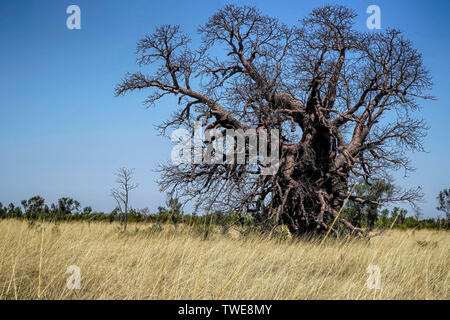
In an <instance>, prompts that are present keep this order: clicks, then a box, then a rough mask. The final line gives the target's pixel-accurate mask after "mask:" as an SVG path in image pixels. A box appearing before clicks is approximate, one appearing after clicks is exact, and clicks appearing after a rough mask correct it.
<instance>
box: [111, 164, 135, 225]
mask: <svg viewBox="0 0 450 320" xmlns="http://www.w3.org/2000/svg"><path fill="white" fill-rule="evenodd" d="M133 173H134V169H127V168H124V167H123V168H120V169H118V170H117V172H116V173H115V175H116V177H117V179H116V183H117V184H118V185H119V186H118V188H115V189H112V190H111V196H112V197H113V198H114V199H115V200H116V202H117V206H118V208H119V210H120V212H121V213H122V217H123V219H122V220H123V230H124V231H127V219H128V208H129V202H128V200H129V195H130V191H131V190H134V189H136V188H137V187H138V184H135V183H133V182H132V181H131V180H132V178H133Z"/></svg>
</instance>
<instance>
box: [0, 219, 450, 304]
mask: <svg viewBox="0 0 450 320" xmlns="http://www.w3.org/2000/svg"><path fill="white" fill-rule="evenodd" d="M150 230H152V229H151V225H150V224H130V225H129V228H128V231H127V232H126V233H123V232H120V226H119V224H109V223H100V222H99V223H90V224H89V223H87V222H73V223H61V224H59V225H55V224H50V223H37V224H36V225H34V226H32V227H30V226H29V225H28V223H27V222H21V221H15V220H2V221H0V299H449V298H450V295H449V275H450V263H449V262H450V259H449V253H450V252H449V249H450V246H449V245H450V233H449V232H444V231H440V232H438V231H427V230H421V231H411V230H409V231H396V230H393V231H386V232H385V233H383V234H381V235H379V236H377V237H374V238H373V239H371V240H370V242H369V243H366V242H365V241H363V240H357V239H353V240H350V241H349V240H348V239H346V240H345V239H341V240H337V239H328V240H327V241H326V242H325V243H324V245H323V246H322V247H320V246H319V244H318V242H317V241H299V240H296V241H293V240H283V241H282V240H279V239H276V238H273V237H272V238H269V237H260V236H247V237H241V236H240V234H239V233H238V232H230V233H229V234H226V235H221V234H220V232H219V230H217V231H216V232H213V234H212V236H211V237H209V238H208V239H207V240H203V239H202V237H201V236H199V235H197V234H195V232H193V230H190V228H189V227H187V226H178V227H177V228H176V230H175V229H174V226H172V225H164V230H163V231H161V232H150ZM70 265H76V266H78V267H80V270H81V288H80V289H79V290H69V289H68V288H67V286H66V282H67V279H68V277H69V276H70V274H66V271H67V268H68V266H70ZM369 265H377V266H379V268H380V270H381V288H380V289H379V290H376V289H370V288H368V287H367V286H366V281H367V279H368V277H369V274H368V273H367V268H368V266H369Z"/></svg>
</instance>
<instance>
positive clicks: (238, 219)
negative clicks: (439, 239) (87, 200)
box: [0, 185, 450, 231]
mask: <svg viewBox="0 0 450 320" xmlns="http://www.w3.org/2000/svg"><path fill="white" fill-rule="evenodd" d="M380 187H381V186H377V187H372V189H371V188H369V187H367V186H363V185H360V186H358V188H357V194H362V193H370V192H372V191H373V190H374V189H373V188H375V189H377V188H378V189H377V190H378V191H379V188H380ZM446 192H447V193H446ZM378 194H379V193H378ZM374 196H376V195H374ZM449 198H450V192H448V190H444V191H443V192H441V194H440V195H439V196H438V201H439V207H438V209H439V208H442V209H440V210H442V211H444V213H446V216H445V217H444V218H426V219H420V215H419V214H415V215H414V216H407V215H408V211H407V210H405V209H403V208H399V207H394V208H393V209H392V210H390V211H389V210H388V209H383V210H378V208H376V207H374V205H373V204H361V203H359V202H356V201H350V203H349V204H348V205H347V206H346V208H345V209H344V210H343V213H342V214H343V216H345V217H347V219H351V220H352V222H353V223H354V224H355V225H358V226H359V227H362V228H368V229H372V228H382V229H387V228H397V229H409V228H416V229H436V230H448V229H449V219H448V211H445V210H448V208H449V207H448V203H449V202H448V201H449ZM440 199H442V200H440ZM263 216H265V215H264V212H263V211H261V212H256V213H254V214H253V215H245V216H241V215H239V214H237V213H224V212H221V211H215V212H212V213H207V214H203V215H198V214H196V213H195V212H194V213H191V214H186V213H184V212H183V210H182V204H181V203H180V202H179V200H178V199H177V198H172V197H168V199H167V201H166V203H165V206H159V207H158V210H157V212H155V213H150V210H149V209H148V208H144V209H133V208H131V209H130V210H129V212H128V217H127V220H128V222H148V223H155V224H157V225H163V224H167V223H170V224H174V225H178V224H180V223H184V224H189V225H193V226H201V227H202V228H203V227H204V226H211V225H216V226H217V225H218V226H221V227H222V228H223V230H224V231H226V230H227V228H229V227H230V226H239V227H246V228H247V229H249V230H250V229H254V230H264V228H265V224H264V220H263V219H262V218H261V217H263ZM12 218H14V219H22V220H28V221H37V220H39V221H48V222H58V221H89V222H93V221H104V222H110V223H112V222H120V223H124V221H123V215H122V214H121V212H120V209H119V208H118V207H116V208H115V209H114V210H112V211H111V212H109V213H105V212H97V211H93V209H92V208H91V207H90V206H87V207H82V206H81V205H80V203H79V202H78V201H77V200H74V199H72V198H69V197H63V198H60V199H59V200H58V201H57V203H54V204H51V205H50V206H48V205H47V204H45V200H44V198H42V197H40V196H34V197H32V198H30V199H28V200H23V201H21V206H15V205H14V204H13V203H10V204H9V205H8V206H4V205H3V204H2V203H1V202H0V219H12Z"/></svg>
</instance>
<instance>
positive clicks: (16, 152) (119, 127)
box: [0, 0, 450, 216]
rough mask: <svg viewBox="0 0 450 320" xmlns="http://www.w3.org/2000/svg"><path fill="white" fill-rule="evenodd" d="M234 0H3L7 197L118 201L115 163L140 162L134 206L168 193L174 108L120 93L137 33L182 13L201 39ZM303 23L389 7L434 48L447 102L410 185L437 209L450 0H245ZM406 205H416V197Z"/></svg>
mask: <svg viewBox="0 0 450 320" xmlns="http://www.w3.org/2000/svg"><path fill="white" fill-rule="evenodd" d="M233 2H235V1H218V0H190V1H186V0H168V1H143V0H139V1H135V0H133V1H106V0H89V1H85V0H71V1H64V0H58V1H13V0H2V1H1V2H0V41H1V50H0V70H1V71H0V201H1V202H2V203H3V204H8V203H9V202H14V203H16V204H18V203H19V202H20V200H22V199H25V198H29V197H31V196H33V195H36V194H39V195H41V196H43V197H44V198H45V199H46V200H47V203H51V202H55V201H56V200H57V199H58V198H59V197H62V196H70V197H73V198H75V199H77V200H79V201H80V202H81V203H82V205H85V206H87V205H90V206H92V207H93V208H95V209H96V210H104V211H110V210H111V209H113V208H114V205H115V203H114V201H113V199H112V198H111V197H110V196H109V192H110V189H111V188H112V187H113V186H114V176H113V172H114V171H115V170H116V169H117V168H119V167H121V166H127V167H132V168H136V174H135V178H136V181H137V182H139V184H140V187H139V188H138V189H137V190H135V191H134V193H133V195H132V199H131V201H132V204H133V206H134V207H137V208H143V207H149V208H150V209H151V210H152V211H154V210H156V208H157V206H159V205H161V204H162V203H163V202H164V200H165V195H164V193H160V192H159V189H158V187H157V185H156V182H155V180H156V179H157V177H158V175H157V174H156V173H154V172H153V170H154V169H155V168H156V167H157V164H158V163H164V162H166V161H169V159H170V150H171V145H170V143H169V141H168V140H166V139H165V138H162V137H159V136H158V135H157V132H156V130H155V129H154V125H156V124H158V123H160V122H161V121H163V120H164V119H166V118H167V116H168V115H169V114H170V113H171V110H173V109H174V107H175V103H176V101H175V100H171V99H167V100H164V101H163V102H162V103H160V104H159V105H158V106H157V107H155V108H151V109H146V108H145V107H144V106H143V105H142V101H143V100H144V98H145V93H136V94H131V95H127V96H125V97H119V98H115V97H114V95H113V89H114V86H115V85H116V84H117V83H118V82H119V81H120V79H121V78H122V77H123V75H124V74H125V73H126V72H128V71H135V70H138V67H137V66H136V65H135V64H134V61H135V55H134V51H135V44H136V42H137V40H139V39H140V38H141V37H143V36H144V35H146V34H147V33H151V32H152V31H153V30H154V29H155V27H157V26H159V25H161V24H179V25H180V26H181V27H182V29H183V30H184V31H186V32H187V33H189V34H191V36H192V37H193V38H194V39H198V38H197V35H196V29H197V27H198V25H200V24H203V23H204V22H205V21H206V19H207V18H208V17H209V16H210V15H211V14H213V13H214V12H215V11H216V10H217V9H218V8H221V7H223V6H224V5H225V4H226V3H233ZM239 3H240V4H250V5H255V6H257V7H259V8H260V9H261V10H262V11H263V12H264V13H266V14H270V15H272V16H275V17H278V18H279V19H280V20H281V21H283V22H285V23H288V24H294V23H296V22H297V21H298V19H300V18H302V17H304V16H305V15H306V14H307V13H309V12H310V11H311V10H312V9H313V8H315V7H318V6H322V5H324V4H327V3H344V4H345V5H347V6H349V7H351V8H353V9H355V10H356V12H357V13H358V14H359V17H358V18H357V27H358V28H359V29H361V30H362V29H364V28H365V22H366V19H367V17H368V16H369V15H368V14H366V8H367V7H368V6H369V5H371V4H376V5H378V6H379V7H380V8H381V27H382V29H384V28H387V27H395V28H398V29H400V30H402V31H404V33H405V35H406V37H407V38H409V39H411V40H412V41H413V44H414V46H415V47H416V48H418V49H419V51H420V52H422V53H423V57H424V61H425V65H426V66H427V67H428V68H429V69H430V70H431V74H432V76H433V80H434V83H435V86H434V88H433V91H432V92H431V93H432V94H433V95H434V96H436V97H437V98H438V100H437V101H425V102H423V103H422V105H423V112H422V116H423V117H424V118H425V119H426V120H427V121H428V124H429V125H430V126H431V130H430V131H429V135H428V137H427V138H426V143H425V145H426V147H427V150H428V153H421V154H412V155H411V159H412V164H413V165H414V166H415V167H416V168H417V170H416V171H415V172H413V173H412V174H410V175H409V177H408V178H407V179H405V178H403V174H402V173H396V174H395V175H394V176H395V177H396V182H397V183H398V184H399V185H401V186H404V187H410V186H418V185H420V186H422V188H423V191H424V192H425V202H424V203H423V204H422V205H421V206H422V208H423V210H424V213H425V215H426V216H436V215H437V213H438V212H437V211H436V210H435V207H436V200H435V198H436V195H437V193H438V192H439V190H441V189H443V188H445V187H450V170H449V169H450V168H449V164H450V143H449V131H448V130H449V120H450V109H449V108H448V104H449V101H450V90H449V89H450V88H449V80H448V75H449V74H450V68H449V66H450V63H449V61H448V60H449V50H450V45H449V41H448V38H449V33H450V19H448V15H449V14H450V2H449V1H379V0H372V1H363V0H354V1H345V2H344V1H318V0H316V1H306V0H295V1H287V0H280V1H239ZM71 4H76V5H78V6H80V8H81V30H68V29H67V28H66V19H67V17H68V14H66V8H67V7H68V6H69V5H71ZM406 208H408V207H407V206H406Z"/></svg>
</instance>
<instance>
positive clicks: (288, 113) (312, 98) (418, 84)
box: [115, 5, 432, 234]
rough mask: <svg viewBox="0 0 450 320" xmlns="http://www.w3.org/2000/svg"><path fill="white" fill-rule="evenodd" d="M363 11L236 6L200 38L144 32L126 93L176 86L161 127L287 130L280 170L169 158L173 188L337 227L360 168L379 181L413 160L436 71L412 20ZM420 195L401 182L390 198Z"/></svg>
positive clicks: (200, 198) (243, 208) (166, 176)
mask: <svg viewBox="0 0 450 320" xmlns="http://www.w3.org/2000/svg"><path fill="white" fill-rule="evenodd" d="M355 17H356V14H355V13H354V11H353V10H351V9H349V8H346V7H344V6H325V7H322V8H318V9H315V10H313V11H312V12H311V13H310V14H309V15H308V16H307V17H306V18H304V19H302V20H300V22H299V25H297V26H288V25H286V24H283V23H281V22H280V21H279V20H278V19H276V18H273V17H269V16H266V15H264V14H262V13H261V12H260V11H259V10H257V9H256V8H253V7H240V6H234V5H228V6H226V7H224V8H223V9H221V10H219V11H218V12H216V13H215V14H214V15H213V16H212V17H211V18H210V19H209V20H208V21H207V22H206V23H205V24H204V25H202V26H200V27H199V29H198V32H199V34H200V36H201V44H200V45H199V47H198V48H193V45H192V43H191V39H190V37H189V36H188V35H186V34H185V33H183V32H182V31H181V29H180V27H179V26H172V25H163V26H161V27H159V28H157V29H156V31H155V32H154V33H152V34H149V35H148V36H146V37H144V38H143V39H141V40H140V41H138V43H137V64H138V66H139V67H140V68H141V70H140V71H138V72H135V73H128V74H127V75H126V76H125V78H124V79H123V80H122V81H121V83H120V84H118V85H117V87H116V90H115V93H116V95H122V94H125V93H127V92H130V91H134V90H142V89H148V90H149V96H148V98H147V99H146V101H145V103H146V104H149V105H152V104H155V102H157V101H158V100H159V99H161V98H163V97H165V96H168V95H169V96H170V95H172V96H176V97H177V98H178V99H177V101H178V105H179V107H178V108H177V110H176V111H174V113H173V115H172V117H171V118H170V119H169V120H168V121H166V122H164V123H162V124H161V125H160V126H159V130H160V132H161V134H163V135H165V134H166V131H167V130H168V129H169V128H170V129H176V128H189V129H190V130H194V123H195V122H196V121H200V122H201V123H202V125H203V126H204V128H205V129H216V130H218V131H220V130H222V131H225V130H227V129H234V130H248V129H255V130H256V132H262V131H263V130H266V131H268V130H270V129H278V130H279V156H278V157H279V163H278V164H279V167H278V171H277V172H276V173H275V174H270V175H267V174H265V175H264V174H262V171H261V170H262V168H264V165H265V164H264V163H260V162H258V163H257V164H253V163H249V162H248V161H247V162H245V163H243V164H237V163H222V164H213V165H211V164H208V163H190V164H186V163H181V164H175V163H169V164H167V165H163V166H162V167H161V178H160V181H159V183H160V185H161V187H162V188H164V189H165V190H172V192H174V193H175V194H176V196H178V197H181V198H184V199H186V200H189V201H190V200H193V201H196V203H197V205H199V206H202V207H203V208H205V209H206V210H215V209H221V210H222V211H225V210H229V211H234V212H238V213H240V214H254V213H255V212H258V213H260V212H264V214H266V215H267V219H268V221H270V222H271V223H274V224H275V225H277V224H280V223H283V224H286V225H288V226H289V228H290V230H291V232H292V233H294V234H303V233H305V232H316V231H317V232H323V231H326V230H328V229H329V228H330V226H331V222H332V220H334V218H335V217H336V215H337V214H338V211H339V209H340V207H341V206H342V205H343V203H344V200H345V198H346V196H347V194H348V191H349V190H350V187H351V184H353V183H354V181H356V179H361V178H363V179H364V180H365V181H366V182H367V183H369V184H370V183H371V182H373V181H375V180H378V179H383V178H386V177H388V174H389V171H390V170H398V169H402V168H403V169H405V172H407V171H408V170H411V169H412V168H411V166H410V162H409V160H408V158H407V157H406V151H421V150H422V149H423V145H422V138H423V137H424V136H425V133H426V129H427V127H426V124H425V122H424V121H423V120H422V119H416V118H414V113H415V111H417V110H419V104H418V100H419V99H420V98H423V99H430V98H432V97H430V96H428V95H426V93H425V92H426V91H427V90H428V89H429V88H431V79H430V75H429V72H428V71H427V69H426V68H425V67H424V66H423V63H422V57H421V55H420V54H419V53H418V52H417V50H416V49H414V48H413V46H412V44H411V42H410V41H408V40H406V39H405V38H404V37H403V36H402V33H401V32H400V31H398V30H386V31H383V32H360V31H357V30H355V29H354V27H353V25H354V22H355ZM145 69H147V70H148V71H145ZM204 143H205V144H208V143H212V141H204ZM246 146H247V145H246ZM246 150H247V151H248V148H247V149H246ZM418 196H420V192H419V190H417V189H411V190H399V189H396V190H394V191H393V192H391V193H390V197H389V199H384V200H386V201H394V200H402V201H414V200H415V199H416V198H417V197H418ZM350 200H352V201H360V202H367V201H373V200H370V199H364V198H361V197H357V196H353V195H350ZM374 204H376V205H379V203H378V202H377V203H374ZM340 222H341V223H342V224H343V225H345V227H346V228H348V229H349V230H351V231H352V232H355V233H364V230H362V229H360V228H357V227H355V226H353V225H352V224H351V223H350V222H348V221H347V220H345V219H340Z"/></svg>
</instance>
